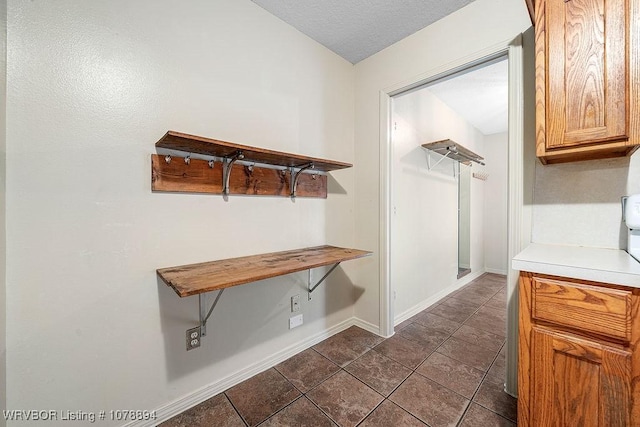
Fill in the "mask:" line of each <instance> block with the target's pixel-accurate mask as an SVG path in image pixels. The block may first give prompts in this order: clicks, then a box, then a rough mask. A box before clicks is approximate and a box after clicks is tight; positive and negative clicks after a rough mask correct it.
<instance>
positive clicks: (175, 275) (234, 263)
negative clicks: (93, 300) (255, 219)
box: [157, 246, 371, 297]
mask: <svg viewBox="0 0 640 427" xmlns="http://www.w3.org/2000/svg"><path fill="white" fill-rule="evenodd" d="M369 255H371V252H369V251H363V250H359V249H348V248H338V247H335V246H316V247H310V248H304V249H295V250H291V251H284V252H272V253H267V254H261V255H252V256H245V257H240V258H230V259H224V260H219V261H210V262H204V263H199V264H190V265H182V266H178V267H169V268H161V269H158V270H157V273H158V276H159V277H160V278H161V279H162V280H163V281H164V282H165V283H166V284H167V285H168V286H170V287H171V288H173V290H174V291H175V292H176V293H177V294H178V295H179V296H180V297H188V296H190V295H197V294H201V293H204V292H211V291H218V290H222V289H225V288H229V287H232V286H238V285H244V284H246V283H251V282H256V281H258V280H263V279H268V278H271V277H277V276H283V275H285V274H289V273H295V272H298V271H303V270H309V269H312V268H316V267H322V266H325V265H331V264H339V263H341V262H342V261H349V260H352V259H356V258H361V257H365V256H369ZM318 284H319V283H318Z"/></svg>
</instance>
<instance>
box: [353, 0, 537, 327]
mask: <svg viewBox="0 0 640 427" xmlns="http://www.w3.org/2000/svg"><path fill="white" fill-rule="evenodd" d="M530 25H531V22H530V20H529V15H528V13H527V10H526V6H525V4H524V2H521V1H514V0H476V1H474V2H473V3H471V4H470V5H468V6H466V7H464V8H462V9H460V10H459V11H457V12H455V13H452V14H451V15H449V16H447V17H445V18H444V19H442V20H440V21H438V22H436V23H434V24H432V25H430V26H429V27H427V28H425V29H423V30H421V31H418V32H417V33H415V34H413V35H411V36H409V37H407V38H405V39H404V40H402V41H400V42H398V43H396V44H394V45H393V46H390V47H389V48H387V49H385V50H383V51H381V52H379V53H377V54H376V55H373V56H372V57H370V58H368V59H365V60H364V61H361V62H359V63H358V64H357V65H356V67H355V69H356V79H355V82H356V90H355V96H356V106H355V157H356V158H357V159H358V164H357V165H356V166H357V167H356V168H355V169H354V170H355V173H356V176H355V185H356V211H355V214H356V217H355V218H356V246H358V247H361V248H363V249H368V250H372V251H375V252H376V253H375V254H374V256H373V257H371V258H370V259H367V260H366V261H364V262H362V263H361V264H360V266H361V269H360V270H359V274H358V279H357V281H358V283H360V284H362V285H365V286H366V291H365V292H364V294H363V295H362V297H361V298H360V299H359V300H358V301H357V303H356V307H355V312H356V315H357V316H358V317H359V318H361V319H364V320H366V321H368V322H371V323H374V324H379V322H380V319H379V311H380V305H379V303H380V292H379V289H380V254H379V253H378V252H379V241H380V225H379V219H380V214H381V212H380V207H381V200H380V188H379V179H380V146H379V144H380V139H379V135H380V114H379V111H380V102H379V97H380V92H381V91H383V92H384V91H385V88H390V87H392V86H393V87H397V86H398V85H402V84H410V83H413V82H415V81H416V80H418V79H420V76H422V75H425V73H428V72H429V71H431V70H435V69H438V68H442V67H444V66H446V65H447V64H450V63H452V62H454V61H460V60H461V59H463V58H467V57H469V56H472V55H473V54H474V53H477V52H480V51H483V50H485V49H487V48H489V47H491V46H494V45H496V44H498V43H502V42H504V41H505V40H510V39H512V38H515V37H516V36H517V35H518V34H520V33H521V32H523V31H525V30H526V29H527V28H529V27H530Z"/></svg>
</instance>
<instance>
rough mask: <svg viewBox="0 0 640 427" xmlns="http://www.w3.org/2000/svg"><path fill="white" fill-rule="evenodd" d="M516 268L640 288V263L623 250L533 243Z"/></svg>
mask: <svg viewBox="0 0 640 427" xmlns="http://www.w3.org/2000/svg"><path fill="white" fill-rule="evenodd" d="M512 267H513V269H514V270H520V271H530V272H532V273H540V274H551V275H554V276H564V277H571V278H576V279H583V280H592V281H594V282H604V283H613V284H617V285H626V286H632V287H635V288H640V262H638V261H636V260H635V259H634V258H632V257H631V255H629V254H628V253H626V252H625V251H623V250H620V249H601V248H587V247H582V246H561V245H544V244H540V243H532V244H531V245H529V246H528V247H527V248H526V249H524V250H523V251H522V252H520V253H519V254H518V255H516V256H515V257H514V258H513V263H512Z"/></svg>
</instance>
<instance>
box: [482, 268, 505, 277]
mask: <svg viewBox="0 0 640 427" xmlns="http://www.w3.org/2000/svg"><path fill="white" fill-rule="evenodd" d="M484 270H485V271H486V272H487V273H493V274H500V275H502V276H506V275H507V270H498V269H497V268H486V267H485V269H484Z"/></svg>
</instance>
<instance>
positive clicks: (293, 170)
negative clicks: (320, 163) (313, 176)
mask: <svg viewBox="0 0 640 427" xmlns="http://www.w3.org/2000/svg"><path fill="white" fill-rule="evenodd" d="M313 168H315V165H314V164H313V162H309V163H306V164H304V165H301V166H291V168H290V170H291V198H292V199H295V197H296V190H297V189H298V180H299V179H300V174H301V173H302V172H303V171H305V170H307V169H313ZM296 169H298V171H297V172H296Z"/></svg>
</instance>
